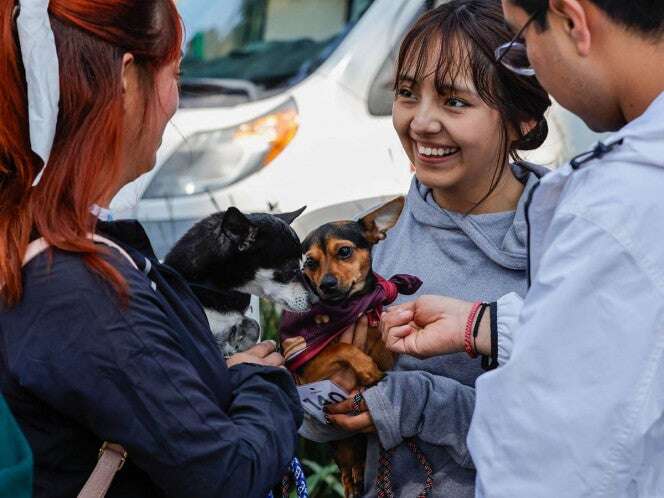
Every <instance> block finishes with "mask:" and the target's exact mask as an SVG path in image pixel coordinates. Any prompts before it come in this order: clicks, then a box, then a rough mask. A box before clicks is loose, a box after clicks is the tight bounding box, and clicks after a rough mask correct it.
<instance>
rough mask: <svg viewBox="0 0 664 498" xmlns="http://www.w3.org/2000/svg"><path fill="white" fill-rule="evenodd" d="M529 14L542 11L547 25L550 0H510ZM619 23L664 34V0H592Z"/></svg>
mask: <svg viewBox="0 0 664 498" xmlns="http://www.w3.org/2000/svg"><path fill="white" fill-rule="evenodd" d="M509 1H510V2H512V3H513V4H514V5H517V6H519V7H521V8H522V9H523V10H525V11H526V12H527V13H528V14H530V15H534V14H535V13H537V12H542V13H543V14H542V18H541V19H537V22H538V23H539V24H540V26H543V27H546V14H545V13H546V10H547V7H548V5H549V0H509ZM590 1H591V2H592V3H594V4H595V5H597V7H599V8H600V9H602V10H603V11H604V12H606V13H607V15H608V16H609V17H610V18H611V19H613V20H614V21H616V22H617V23H619V24H622V25H624V26H626V27H628V28H630V29H633V30H635V31H638V32H640V33H642V34H645V35H648V36H658V35H664V2H662V0H590Z"/></svg>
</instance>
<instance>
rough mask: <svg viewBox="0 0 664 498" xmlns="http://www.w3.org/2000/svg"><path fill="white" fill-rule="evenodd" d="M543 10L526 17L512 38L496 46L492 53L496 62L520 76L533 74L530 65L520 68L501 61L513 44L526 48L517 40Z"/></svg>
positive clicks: (533, 71)
mask: <svg viewBox="0 0 664 498" xmlns="http://www.w3.org/2000/svg"><path fill="white" fill-rule="evenodd" d="M544 12H546V10H545V9H540V10H537V11H536V12H535V13H533V14H532V15H531V16H530V17H529V18H528V20H527V21H526V23H525V24H524V25H523V26H522V27H521V29H520V30H519V32H518V33H517V34H516V35H514V38H512V39H511V40H510V41H508V42H507V43H503V44H502V45H500V46H499V47H498V48H496V50H495V51H494V53H493V55H494V57H495V58H496V64H502V65H503V66H504V67H506V68H507V69H509V70H510V71H512V72H514V73H516V74H520V75H522V76H535V70H534V69H533V68H532V67H530V66H528V67H524V68H520V69H519V68H514V67H510V66H508V65H506V64H505V63H504V62H503V59H504V58H505V55H507V53H508V52H509V51H510V50H511V49H512V48H513V47H515V46H518V47H523V49H524V50H525V49H526V45H525V44H524V43H521V42H520V41H519V38H521V37H522V35H523V33H525V31H526V30H527V29H528V26H530V25H531V24H532V23H533V21H534V20H535V19H537V18H538V17H539V16H541V15H542V14H543V13H544Z"/></svg>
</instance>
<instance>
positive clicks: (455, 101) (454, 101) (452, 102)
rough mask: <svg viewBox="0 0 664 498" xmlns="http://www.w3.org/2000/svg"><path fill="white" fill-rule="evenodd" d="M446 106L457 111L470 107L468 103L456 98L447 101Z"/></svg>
mask: <svg viewBox="0 0 664 498" xmlns="http://www.w3.org/2000/svg"><path fill="white" fill-rule="evenodd" d="M446 105H448V106H450V107H455V108H457V109H461V108H464V107H468V104H467V103H466V102H464V101H463V100H461V99H457V98H456V97H452V98H449V99H447V102H446Z"/></svg>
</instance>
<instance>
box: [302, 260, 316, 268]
mask: <svg viewBox="0 0 664 498" xmlns="http://www.w3.org/2000/svg"><path fill="white" fill-rule="evenodd" d="M304 267H305V268H307V269H308V270H315V269H316V268H317V267H318V261H316V260H315V259H311V258H307V259H306V260H305V261H304Z"/></svg>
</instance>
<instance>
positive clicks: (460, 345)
mask: <svg viewBox="0 0 664 498" xmlns="http://www.w3.org/2000/svg"><path fill="white" fill-rule="evenodd" d="M472 306H473V304H472V303H469V302H466V301H461V300H459V299H453V298H449V297H442V296H421V297H419V298H418V299H417V300H416V301H412V302H410V303H404V304H400V305H397V306H392V307H390V308H389V309H388V310H387V311H386V312H385V313H383V315H382V317H381V323H380V332H381V336H382V339H383V342H385V345H386V347H387V348H388V349H389V350H391V351H393V352H395V353H405V354H409V355H412V356H415V357H417V358H428V357H430V356H435V355H440V354H448V353H458V352H463V351H464V332H465V329H466V322H467V320H468V315H469V314H470V311H471V309H472ZM489 321H490V319H489V317H488V313H485V314H484V317H483V319H482V324H481V325H482V326H481V327H480V335H479V336H478V338H477V349H478V352H479V353H480V354H489V353H490V351H491V337H490V335H491V332H490V326H489Z"/></svg>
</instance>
